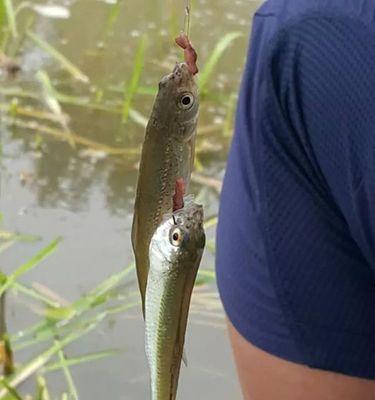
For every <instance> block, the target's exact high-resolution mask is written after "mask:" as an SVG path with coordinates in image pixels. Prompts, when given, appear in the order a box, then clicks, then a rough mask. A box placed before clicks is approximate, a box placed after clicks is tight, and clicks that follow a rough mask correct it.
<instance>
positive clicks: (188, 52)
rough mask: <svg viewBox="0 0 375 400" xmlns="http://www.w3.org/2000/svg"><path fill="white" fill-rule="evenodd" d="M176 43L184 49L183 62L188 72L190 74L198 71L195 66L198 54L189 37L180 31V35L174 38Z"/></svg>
mask: <svg viewBox="0 0 375 400" xmlns="http://www.w3.org/2000/svg"><path fill="white" fill-rule="evenodd" d="M176 43H177V44H178V46H180V47H181V48H182V49H184V56H185V62H186V65H187V66H188V69H189V71H190V73H191V74H192V75H195V74H197V73H198V71H199V70H198V67H197V59H198V55H197V52H196V51H195V50H194V48H193V46H192V45H191V43H190V40H189V38H188V37H187V36H186V34H185V33H181V35H180V36H178V37H177V38H176Z"/></svg>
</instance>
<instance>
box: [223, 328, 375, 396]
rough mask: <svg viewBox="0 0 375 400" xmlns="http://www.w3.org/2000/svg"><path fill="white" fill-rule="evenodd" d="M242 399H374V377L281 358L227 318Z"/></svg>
mask: <svg viewBox="0 0 375 400" xmlns="http://www.w3.org/2000/svg"><path fill="white" fill-rule="evenodd" d="M228 330H229V336H230V339H231V343H232V348H233V354H234V358H235V362H236V366H237V372H238V376H239V380H240V383H241V387H242V393H243V398H244V399H245V400H374V399H375V381H373V380H367V379H359V378H353V377H349V376H346V375H341V374H337V373H333V372H327V371H322V370H317V369H312V368H308V367H305V366H303V365H299V364H296V363H292V362H289V361H285V360H282V359H281V358H278V357H275V356H273V355H271V354H268V353H266V352H264V351H263V350H260V349H258V348H257V347H255V346H253V345H252V344H251V343H249V342H248V341H247V340H246V339H245V338H244V337H242V336H241V334H240V333H239V332H238V331H237V330H236V329H235V328H234V326H233V325H232V324H231V323H230V322H228Z"/></svg>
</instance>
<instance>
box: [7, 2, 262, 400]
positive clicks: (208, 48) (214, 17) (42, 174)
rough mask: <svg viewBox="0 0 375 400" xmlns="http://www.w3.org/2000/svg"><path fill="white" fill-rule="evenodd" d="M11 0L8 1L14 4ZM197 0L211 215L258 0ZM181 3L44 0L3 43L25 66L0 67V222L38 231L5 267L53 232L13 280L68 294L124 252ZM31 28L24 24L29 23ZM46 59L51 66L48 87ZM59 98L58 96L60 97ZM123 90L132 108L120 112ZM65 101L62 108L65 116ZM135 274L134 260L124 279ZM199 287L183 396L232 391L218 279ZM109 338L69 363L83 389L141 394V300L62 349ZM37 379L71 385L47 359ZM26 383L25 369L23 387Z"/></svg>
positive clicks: (208, 257) (197, 186)
mask: <svg viewBox="0 0 375 400" xmlns="http://www.w3.org/2000/svg"><path fill="white" fill-rule="evenodd" d="M20 3H21V2H14V5H15V7H16V6H17V5H19V4H20ZM192 3H193V12H192V30H191V38H192V40H193V43H194V45H195V47H196V49H197V52H198V54H199V65H200V67H201V70H202V71H203V73H204V75H205V76H206V77H207V80H205V81H204V82H201V84H202V92H203V93H202V95H203V99H202V107H201V118H200V129H199V140H198V146H197V160H198V161H197V171H198V172H197V176H196V177H195V180H194V184H193V185H192V188H191V189H192V192H193V193H195V194H196V195H197V196H198V199H199V201H200V202H201V203H202V204H203V205H204V207H205V213H206V217H207V218H212V217H215V215H216V213H217V208H218V190H219V187H220V180H221V179H222V176H223V173H224V170H225V159H226V154H227V150H228V146H229V143H230V137H231V133H232V132H231V130H232V124H233V110H234V105H235V100H236V94H237V90H238V85H239V81H240V77H241V70H242V68H243V63H244V57H245V54H246V46H247V38H248V34H249V31H250V26H251V17H252V14H253V12H254V10H255V9H256V8H257V7H258V6H259V2H255V1H249V0H220V1H216V2H212V1H208V0H196V1H193V2H192ZM184 4H185V2H184V1H183V0H178V1H177V0H154V1H152V2H150V1H147V0H123V1H121V0H118V1H116V0H111V1H110V0H107V1H99V0H75V1H74V0H64V1H56V2H55V3H53V2H52V1H46V2H43V1H42V0H41V1H39V2H30V5H31V6H29V7H28V8H24V9H22V10H21V11H20V12H19V14H18V16H17V28H18V36H17V38H13V39H9V41H8V45H7V49H6V50H7V54H9V55H11V56H15V57H16V58H18V59H19V61H20V63H21V65H22V73H21V74H20V75H19V76H18V77H17V78H16V79H5V77H4V76H3V80H2V82H1V87H0V103H1V104H0V108H1V109H2V110H3V113H2V117H1V118H2V119H1V128H0V129H1V130H0V140H1V141H0V149H1V153H0V173H1V181H0V190H1V192H0V212H1V213H2V216H3V220H2V222H1V226H0V229H3V230H7V231H12V232H23V233H27V234H33V235H37V236H40V238H41V240H39V241H36V242H30V243H25V242H18V243H16V244H14V245H13V246H12V247H10V248H9V249H8V250H7V251H4V252H2V253H0V257H1V258H0V265H1V268H2V270H3V271H4V272H6V273H10V272H11V271H13V270H14V269H15V268H16V267H18V266H19V265H21V264H22V263H24V262H25V261H27V260H29V259H30V258H31V257H32V256H33V255H35V254H36V252H37V251H38V250H40V249H42V248H43V247H44V246H45V245H46V244H48V243H49V242H50V241H51V240H52V239H54V238H56V237H58V236H61V237H62V241H61V243H60V244H59V246H58V250H57V251H56V252H55V253H54V254H53V255H52V256H51V257H49V258H48V259H47V260H45V261H43V262H42V263H41V264H40V265H39V266H38V267H36V268H35V269H33V270H31V271H30V272H29V273H27V274H25V276H23V277H22V278H21V281H22V282H23V283H25V284H35V283H37V284H38V285H39V287H40V285H43V287H47V288H49V289H50V290H51V291H53V292H54V293H56V294H58V295H59V296H60V297H61V298H63V299H65V300H66V301H67V302H70V301H73V300H75V299H76V298H78V297H79V296H81V295H82V294H83V293H85V292H87V291H88V290H90V289H91V288H93V287H95V286H96V285H98V284H99V283H100V282H102V281H103V280H104V279H106V278H107V277H108V276H110V275H111V274H114V273H116V272H118V271H120V270H121V269H122V268H124V267H126V266H127V265H129V264H131V263H132V261H133V254H132V251H131V245H130V227H131V221H132V208H133V200H134V191H135V184H136V177H137V163H138V160H139V154H138V153H137V151H138V150H139V148H140V146H141V143H142V140H143V135H144V126H143V125H144V122H145V121H144V120H145V119H147V116H148V115H149V112H150V109H151V107H152V102H153V94H154V91H155V88H156V87H157V83H158V81H159V80H160V77H161V76H162V75H164V74H165V73H167V72H168V71H170V69H171V68H172V67H173V64H174V63H175V61H177V60H180V59H181V57H182V54H181V52H180V51H179V49H177V48H176V46H174V44H173V38H174V37H175V36H176V35H177V34H178V32H179V31H180V30H181V29H182V27H183V16H184ZM47 6H48V7H47ZM53 6H55V7H53ZM30 7H32V8H30ZM27 29H29V30H30V31H31V32H32V35H27V34H26V30H27ZM236 33H238V34H236ZM33 35H34V36H33ZM35 35H36V37H37V39H35ZM226 35H231V36H226ZM225 36H226V38H227V42H228V43H229V42H231V44H230V46H228V47H226V46H225V45H224V44H223V43H224V39H223V38H224V37H225ZM33 38H34V39H33ZM38 40H39V43H38ZM40 40H42V41H43V43H44V42H47V43H49V44H50V45H51V46H53V47H54V48H55V49H57V50H58V51H59V52H60V53H61V54H63V55H64V56H65V57H66V58H67V59H68V60H70V62H71V63H73V64H74V65H75V66H76V67H77V68H79V70H80V71H82V73H83V74H84V77H82V76H81V80H79V79H75V78H74V77H73V76H72V74H71V73H69V71H67V69H66V68H65V69H64V65H65V64H64V63H62V62H61V60H60V61H59V60H58V59H57V58H56V57H55V56H54V54H53V52H52V51H49V50H51V49H49V50H48V49H47V50H46V48H45V47H44V48H43V45H41V43H40ZM220 40H223V41H222V45H224V47H225V51H224V52H223V54H222V57H220V58H219V59H218V62H217V63H214V62H213V61H214V57H215V55H214V56H213V52H214V49H215V47H216V46H217V44H218V43H219V42H220ZM137 54H138V57H137ZM209 60H211V62H213V64H212V65H213V66H214V68H213V70H212V73H211V74H210V73H209V71H208V70H207V69H205V67H206V66H207V64H209ZM141 64H144V65H143V70H142V72H141V75H140V78H139V82H136V83H135V81H136V78H135V75H136V74H134V70H136V69H137V68H139V67H140V65H141ZM65 67H66V65H65ZM41 70H43V71H45V72H46V73H47V74H48V76H49V79H50V84H51V85H52V86H53V89H51V90H52V92H49V91H48V83H46V81H45V80H44V81H43V78H41V74H40V71H41ZM86 77H87V79H86ZM47 80H48V78H47ZM85 80H86V82H84V81H85ZM43 82H44V83H43ZM135 87H136V90H134V94H133V95H132V96H131V94H129V93H131V92H132V88H135ZM51 93H53V94H54V95H51ZM57 93H58V94H57ZM124 98H125V99H126V100H125V102H124ZM56 99H57V100H59V102H60V107H61V110H59V107H57V109H56V104H55V103H56ZM126 101H127V104H128V105H130V108H131V112H130V114H129V117H128V118H127V115H126V114H127V112H126V111H124V103H126ZM9 104H13V112H12V113H9V112H5V111H4V109H6V108H7V105H9ZM125 108H126V106H125ZM62 113H63V114H64V115H68V116H69V121H68V122H67V119H64V118H63V117H62V116H61V115H62ZM57 117H59V118H57ZM56 119H58V120H57V121H56ZM66 126H68V130H69V131H72V132H74V133H75V134H76V135H79V137H80V138H81V137H83V138H86V139H90V140H91V141H93V142H94V143H92V142H89V143H87V142H85V141H83V142H82V141H81V142H78V141H77V145H76V147H75V148H74V147H72V146H71V144H70V143H68V142H67V141H66V140H65V139H66V135H67V133H66V132H67V128H66ZM51 132H52V133H51ZM104 146H107V147H104ZM108 148H109V149H108ZM123 149H125V152H123V151H122V150H123ZM126 149H127V150H128V152H127V153H126ZM116 151H117V153H118V154H117V153H116ZM108 153H113V154H112V155H111V154H108ZM115 153H116V154H115ZM207 235H208V238H209V239H210V242H209V243H210V246H209V249H207V251H206V254H205V257H204V260H203V262H202V268H204V269H207V270H212V269H213V264H214V259H213V253H214V251H213V247H214V243H213V239H214V235H215V227H214V225H213V226H212V227H210V228H208V229H207ZM129 287H130V288H131V289H129ZM135 288H136V281H135V275H134V274H133V275H132V279H131V282H130V284H129V283H128V284H127V288H126V290H132V289H135ZM124 290H125V289H124ZM197 292H200V293H201V294H202V293H203V294H205V296H206V297H207V298H210V299H213V301H211V302H210V304H205V303H204V302H201V301H198V302H197V299H199V298H200V297H199V293H198V294H197V293H196V294H195V295H194V297H195V298H196V299H195V300H194V299H193V313H192V315H191V318H190V324H189V327H188V332H187V346H186V350H187V356H188V367H187V368H186V367H184V366H183V367H182V371H181V378H180V385H179V398H180V399H215V400H221V399H222V400H224V399H225V400H228V399H239V398H240V397H241V396H240V391H239V387H238V384H237V380H236V375H235V370H234V366H233V361H232V358H231V353H230V348H229V343H228V340H227V337H226V333H225V329H224V327H225V325H224V318H223V312H222V310H221V308H220V307H219V306H218V304H219V303H218V301H217V293H216V288H215V285H214V284H211V285H209V286H205V287H203V288H202V287H201V288H198V289H197ZM205 296H203V298H205ZM201 297H202V296H201ZM198 303H199V304H198ZM212 304H214V305H212ZM7 309H8V316H7V320H8V329H9V331H10V333H14V332H17V331H19V330H21V329H24V328H26V327H28V326H30V324H32V323H34V322H35V321H38V320H40V316H39V315H38V312H39V313H40V309H41V308H40V307H37V306H35V305H31V304H29V301H28V300H27V298H25V297H22V296H21V295H14V294H12V295H10V296H9V298H8V302H7ZM43 346H44V347H43ZM45 346H46V344H41V345H36V346H31V347H30V348H28V349H26V350H20V351H19V352H17V351H16V353H15V358H16V362H23V361H25V360H27V359H29V358H30V357H32V356H33V355H36V354H37V353H38V352H39V351H41V349H43V348H45ZM108 348H116V349H119V350H118V352H117V354H116V355H115V356H112V357H110V358H106V359H103V360H100V361H96V362H92V363H87V364H82V365H78V366H75V367H72V368H71V372H72V374H73V379H74V382H75V385H76V387H77V390H78V392H79V394H80V396H79V398H80V399H84V400H86V399H107V398H108V399H113V400H120V399H129V400H136V399H147V398H149V378H148V371H147V365H146V359H145V355H144V349H143V322H142V319H141V315H140V309H139V307H136V308H134V309H133V310H131V311H130V312H124V313H119V314H117V315H116V317H115V318H112V319H111V320H109V321H106V322H104V323H102V324H100V325H99V327H98V328H97V329H96V330H95V331H93V332H91V333H90V334H89V335H87V336H85V337H83V338H82V339H80V340H79V341H77V342H75V343H74V344H73V345H71V346H69V347H68V348H67V350H66V355H67V357H74V356H77V355H80V354H86V353H90V352H96V351H100V350H105V349H108ZM46 379H47V380H48V385H49V388H50V391H51V393H53V396H56V397H53V398H60V397H59V396H60V394H61V393H62V392H63V391H65V390H66V382H65V379H64V375H63V374H62V373H61V372H55V373H49V374H48V375H46ZM31 392H34V380H33V379H30V380H28V381H27V382H26V384H24V385H23V386H22V387H21V390H20V393H23V394H24V393H31Z"/></svg>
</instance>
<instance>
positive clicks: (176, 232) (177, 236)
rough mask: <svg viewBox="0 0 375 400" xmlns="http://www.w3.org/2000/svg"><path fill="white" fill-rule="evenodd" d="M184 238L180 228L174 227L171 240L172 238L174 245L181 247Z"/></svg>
mask: <svg viewBox="0 0 375 400" xmlns="http://www.w3.org/2000/svg"><path fill="white" fill-rule="evenodd" d="M183 238H184V235H183V233H182V231H181V229H180V228H174V229H172V230H171V233H170V238H169V240H170V242H171V244H172V246H175V247H179V246H180V245H181V243H182V240H183Z"/></svg>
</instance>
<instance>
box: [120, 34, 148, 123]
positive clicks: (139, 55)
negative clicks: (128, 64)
mask: <svg viewBox="0 0 375 400" xmlns="http://www.w3.org/2000/svg"><path fill="white" fill-rule="evenodd" d="M147 42H148V38H147V36H146V35H144V36H143V37H142V39H141V41H140V43H139V45H138V48H137V50H136V53H135V57H134V65H133V72H132V75H131V78H130V81H129V83H128V84H127V85H126V86H125V91H124V105H123V108H122V122H123V123H126V122H128V119H129V114H130V110H131V104H132V101H133V97H134V95H135V94H136V93H137V90H138V87H139V83H140V80H141V74H142V71H143V67H144V65H145V51H146V47H147Z"/></svg>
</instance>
